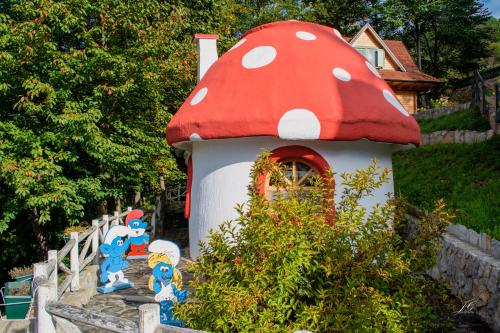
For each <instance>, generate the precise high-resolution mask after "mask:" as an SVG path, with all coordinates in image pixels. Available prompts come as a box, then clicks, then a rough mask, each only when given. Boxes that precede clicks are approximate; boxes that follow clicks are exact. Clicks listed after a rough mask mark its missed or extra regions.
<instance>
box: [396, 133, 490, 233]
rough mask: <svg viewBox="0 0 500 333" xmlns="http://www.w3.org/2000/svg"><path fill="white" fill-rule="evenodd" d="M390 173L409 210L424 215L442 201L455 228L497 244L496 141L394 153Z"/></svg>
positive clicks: (444, 145)
mask: <svg viewBox="0 0 500 333" xmlns="http://www.w3.org/2000/svg"><path fill="white" fill-rule="evenodd" d="M393 167H394V183H395V184H394V185H395V191H396V193H401V194H403V195H404V196H406V197H407V198H408V200H409V202H410V203H411V204H414V205H416V206H418V207H421V208H423V209H430V208H432V206H433V203H434V202H435V201H436V200H437V199H439V198H443V199H445V200H446V202H447V203H448V205H449V206H450V207H451V208H454V209H456V214H457V219H456V223H460V224H463V225H465V226H468V227H470V228H472V229H474V230H476V231H480V232H486V233H488V234H489V235H491V236H493V237H495V238H496V239H500V136H496V137H494V138H493V139H491V140H489V141H485V142H480V143H476V144H471V145H462V144H443V145H432V146H423V147H420V148H417V149H412V150H408V151H403V152H398V153H396V154H395V155H394V156H393Z"/></svg>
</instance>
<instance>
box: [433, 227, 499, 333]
mask: <svg viewBox="0 0 500 333" xmlns="http://www.w3.org/2000/svg"><path fill="white" fill-rule="evenodd" d="M429 273H430V275H431V276H432V277H433V278H434V279H436V280H441V279H444V280H445V281H447V282H448V283H449V285H450V287H451V293H452V294H453V295H455V296H458V297H460V299H462V301H463V302H464V303H468V304H470V307H471V308H472V309H474V312H475V313H477V314H478V315H479V316H480V317H481V318H482V319H483V320H484V321H485V322H486V323H488V325H490V327H491V328H492V329H493V330H494V331H495V332H500V291H499V288H500V260H498V259H496V258H494V257H493V256H491V255H489V254H488V253H486V252H483V251H481V249H480V248H478V247H476V246H474V245H472V244H470V243H468V242H465V241H463V240H460V239H459V238H457V237H455V236H453V235H452V234H450V233H446V234H445V235H444V239H443V247H442V249H441V250H440V254H439V257H438V261H437V264H436V266H434V267H433V268H432V269H431V271H430V272H429Z"/></svg>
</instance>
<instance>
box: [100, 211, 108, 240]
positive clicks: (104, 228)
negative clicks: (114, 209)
mask: <svg viewBox="0 0 500 333" xmlns="http://www.w3.org/2000/svg"><path fill="white" fill-rule="evenodd" d="M102 220H103V221H104V225H103V226H102V237H106V234H107V233H108V230H109V216H108V215H107V214H105V215H103V216H102ZM103 243H104V240H103Z"/></svg>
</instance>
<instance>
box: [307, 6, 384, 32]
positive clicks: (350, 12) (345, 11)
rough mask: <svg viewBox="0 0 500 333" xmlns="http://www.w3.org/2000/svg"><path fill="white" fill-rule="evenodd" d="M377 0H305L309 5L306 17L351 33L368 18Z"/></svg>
mask: <svg viewBox="0 0 500 333" xmlns="http://www.w3.org/2000/svg"><path fill="white" fill-rule="evenodd" d="M378 2H379V0H362V1H351V0H340V1H339V0H327V1H320V0H306V1H304V3H306V4H308V5H309V10H308V13H307V16H306V17H307V18H308V19H309V20H311V21H314V22H317V23H320V24H325V25H327V26H331V27H335V28H336V29H338V30H339V31H340V32H342V33H344V34H353V33H355V32H356V31H357V30H359V28H360V27H361V25H362V24H363V22H366V21H367V20H368V18H369V14H370V11H371V9H372V8H373V6H375V5H376V4H377V3H378Z"/></svg>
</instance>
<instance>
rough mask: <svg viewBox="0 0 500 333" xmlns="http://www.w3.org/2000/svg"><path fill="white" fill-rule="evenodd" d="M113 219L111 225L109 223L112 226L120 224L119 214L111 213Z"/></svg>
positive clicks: (117, 212) (116, 212)
mask: <svg viewBox="0 0 500 333" xmlns="http://www.w3.org/2000/svg"><path fill="white" fill-rule="evenodd" d="M113 217H114V220H113V223H111V224H112V225H119V224H120V212H119V211H117V210H115V212H114V213H113Z"/></svg>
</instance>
